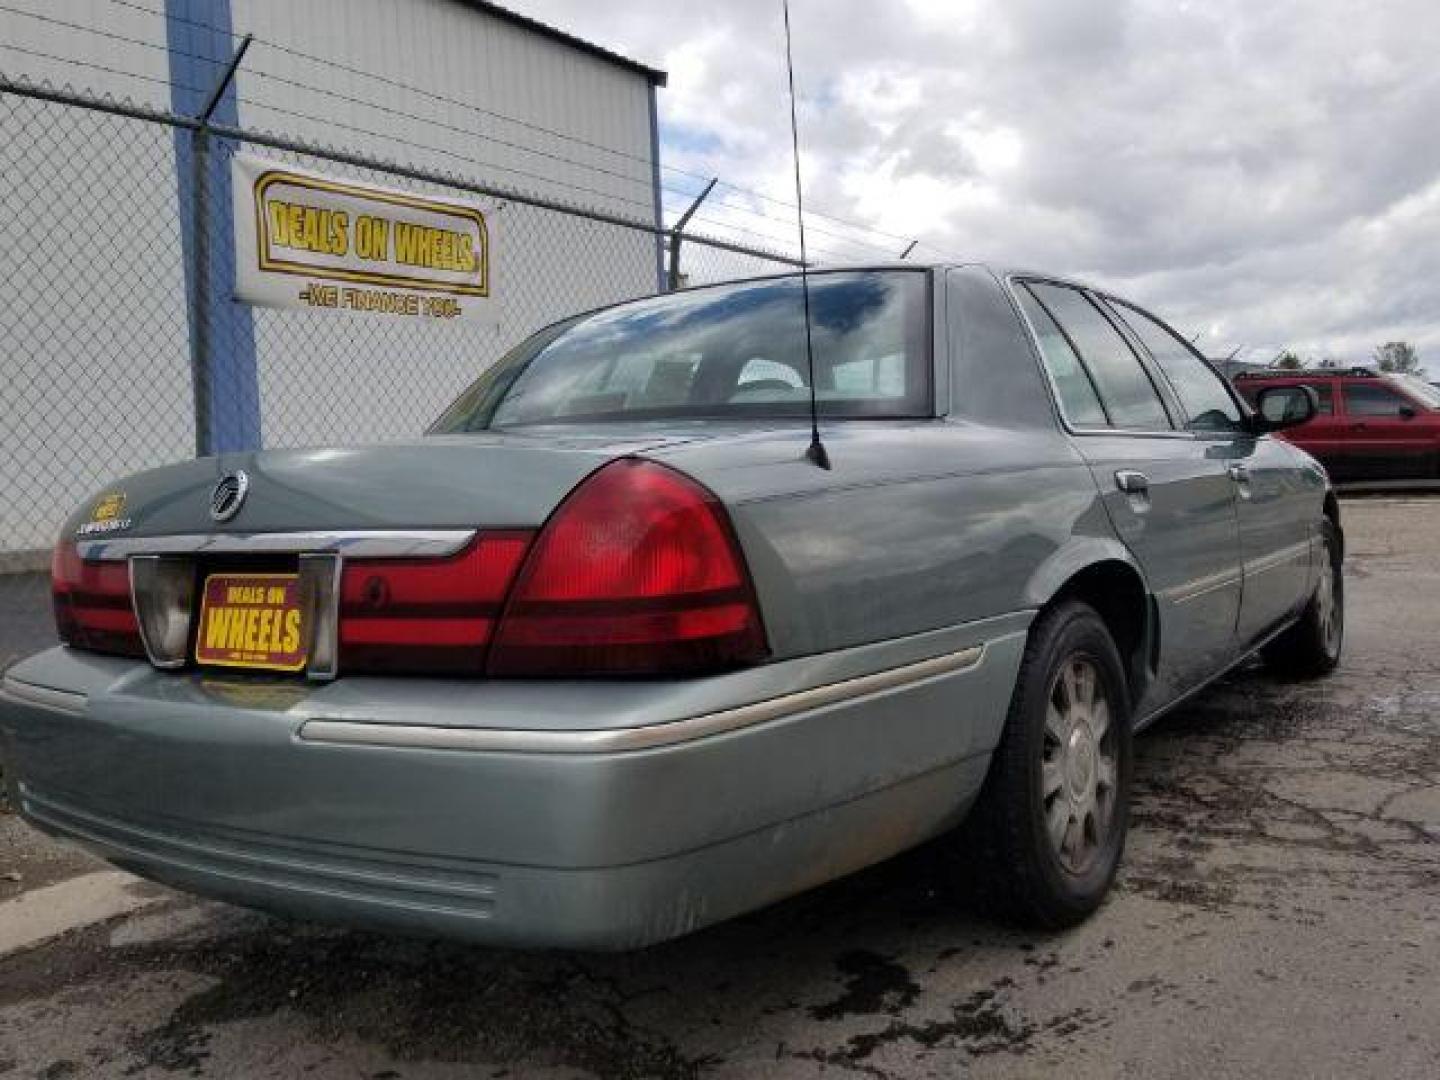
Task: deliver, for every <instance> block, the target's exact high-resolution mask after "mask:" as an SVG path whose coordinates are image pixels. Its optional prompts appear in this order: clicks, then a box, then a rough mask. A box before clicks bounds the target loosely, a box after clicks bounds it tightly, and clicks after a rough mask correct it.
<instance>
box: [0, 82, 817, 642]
mask: <svg viewBox="0 0 1440 1080" xmlns="http://www.w3.org/2000/svg"><path fill="white" fill-rule="evenodd" d="M237 152H243V153H247V154H254V155H258V156H262V157H266V158H269V159H272V160H275V161H277V162H280V163H284V164H287V165H292V166H300V167H303V168H306V169H311V170H316V171H323V172H325V173H326V174H327V175H329V176H334V177H337V178H348V179H352V180H356V181H360V182H364V183H370V184H377V185H382V186H384V187H390V188H399V189H402V190H405V191H407V192H414V193H418V194H432V195H442V196H446V197H449V198H459V199H462V200H467V201H470V202H479V203H481V204H482V205H483V206H484V209H485V211H486V214H487V216H488V217H489V218H491V220H493V221H494V222H496V233H497V235H498V236H500V237H501V238H502V242H503V245H504V246H503V248H501V249H500V251H501V254H500V255H499V256H498V257H497V260H496V262H497V268H498V269H497V274H499V275H502V276H500V277H499V279H498V283H497V287H496V289H495V302H494V304H493V306H492V309H491V310H493V312H494V314H493V317H488V316H487V318H486V320H485V321H464V322H462V321H460V320H433V321H424V320H414V319H404V320H402V319H389V318H386V317H384V316H377V315H367V314H337V313H334V312H325V311H308V310H289V309H274V308H255V307H250V306H248V305H244V304H241V303H239V302H237V301H235V300H234V299H233V298H232V297H231V296H230V295H229V287H230V285H229V283H230V282H232V281H233V265H234V257H235V255H234V250H233V236H232V235H231V232H230V230H229V229H228V227H227V228H225V229H216V228H213V227H210V228H207V227H206V223H207V222H209V221H211V220H213V218H214V216H215V215H213V214H212V213H211V210H212V208H213V205H215V202H216V200H221V199H223V200H224V201H225V202H226V203H227V204H228V201H229V198H230V193H229V191H228V185H229V184H230V175H231V174H230V168H231V158H232V156H233V155H234V154H236V153H237ZM186 159H188V160H190V161H191V162H193V163H194V164H193V168H192V169H190V170H189V171H187V169H186V168H185V167H184V165H183V160H186ZM177 166H178V167H177ZM0 176H3V178H4V179H3V181H0V275H3V280H4V283H5V284H4V288H3V289H0V361H3V376H4V377H3V379H0V492H3V498H0V669H3V668H4V667H5V666H7V665H8V664H9V663H10V662H12V661H13V660H15V659H17V658H19V657H20V656H23V655H26V654H28V653H29V652H33V651H35V650H37V649H39V648H42V647H44V646H45V645H47V644H48V643H49V642H50V640H51V629H50V616H49V598H48V584H47V581H46V577H45V573H44V571H45V568H46V566H47V565H48V556H49V550H50V548H51V546H52V544H53V543H54V541H55V538H56V536H57V534H58V530H59V527H60V524H61V522H62V521H63V520H64V518H65V517H66V516H68V514H69V513H70V512H71V511H72V510H73V509H74V507H75V506H77V505H78V504H80V503H81V502H82V501H83V500H85V499H87V498H89V497H92V496H93V495H94V494H95V493H96V492H97V491H99V490H100V489H101V488H103V487H104V486H105V485H106V484H108V483H110V482H112V481H113V480H114V479H115V478H117V477H119V476H122V475H124V474H126V473H128V472H133V471H136V470H140V469H145V468H150V467H153V466H156V465H160V464H164V463H166V462H170V461H176V460H180V459H183V458H186V457H190V456H193V455H194V454H196V453H197V452H204V451H205V450H207V449H218V450H229V449H234V450H241V449H257V448H262V447H263V448H271V447H280V446H298V445H317V444H355V443H365V442H374V441H378V440H386V439H396V438H404V437H411V436H417V435H419V434H420V433H421V432H423V430H424V429H425V427H426V425H427V424H429V423H430V421H432V420H433V419H434V418H435V417H436V416H437V415H438V414H439V413H440V411H441V410H442V408H443V407H444V406H445V405H446V404H447V403H448V402H449V401H450V400H451V399H452V398H454V397H455V396H456V394H458V393H459V391H460V390H461V389H462V388H463V387H464V386H465V385H466V384H468V383H469V382H470V381H472V380H473V379H474V378H475V377H476V376H477V375H478V374H479V373H480V372H481V371H483V370H484V369H485V368H486V367H487V366H488V365H489V364H491V363H493V362H494V361H495V360H496V359H497V358H498V357H499V356H500V355H501V354H502V353H503V352H504V351H505V350H506V349H507V348H509V347H510V346H511V345H513V344H515V343H516V342H517V341H519V340H521V339H522V338H523V337H525V336H526V335H528V334H529V333H531V332H532V331H534V330H536V329H538V328H539V327H541V326H543V325H545V324H547V323H549V322H553V321H554V320H556V319H559V318H562V317H564V316H566V315H569V314H572V313H574V312H577V311H583V310H586V309H588V308H593V307H597V306H602V305H605V304H610V303H614V302H616V301H620V300H625V299H628V298H631V297H635V296H641V295H645V294H648V293H653V292H654V291H656V288H657V281H663V280H666V279H668V278H670V277H671V275H670V273H669V267H668V266H667V265H663V264H662V263H661V262H660V260H661V259H662V258H668V257H669V255H668V253H669V252H671V251H672V250H673V251H676V252H677V253H678V258H679V260H680V263H679V265H678V266H677V268H676V273H675V275H674V278H673V279H674V280H677V281H678V282H679V283H681V284H684V285H699V284H706V283H711V282H715V281H721V280H726V279H730V278H736V277H744V276H748V275H753V274H760V273H774V272H777V271H782V270H785V269H787V268H791V267H794V266H796V265H798V263H797V262H796V260H794V259H792V258H789V257H787V256H785V255H782V254H779V253H776V252H769V251H764V250H759V249H752V248H748V247H746V246H744V245H740V244H734V243H730V242H728V241H722V240H718V239H715V238H713V237H706V236H701V235H693V234H689V233H686V234H684V235H683V236H682V237H681V240H682V242H681V243H679V244H678V245H676V244H674V243H673V241H674V239H675V237H674V236H672V234H671V233H670V232H669V231H667V230H665V229H663V228H660V227H658V226H657V225H656V224H655V223H654V222H653V221H650V222H646V221H643V220H639V219H635V220H630V219H628V218H624V217H621V216H617V215H616V214H615V213H614V212H611V211H600V210H595V209H589V208H586V207H583V206H579V205H573V206H572V205H564V204H560V203H557V202H556V201H554V200H553V199H552V198H546V197H541V196H538V195H532V194H529V193H527V192H524V191H517V190H509V189H505V188H501V187H499V186H496V185H494V184H492V183H487V182H486V178H485V177H483V176H463V175H449V174H443V173H439V172H435V171H432V170H427V169H424V168H418V167H410V166H405V165H399V164H394V163H391V162H386V161H382V160H378V159H375V158H373V157H367V156H365V155H362V154H355V153H349V152H346V151H345V150H343V149H338V148H335V147H320V146H315V145H311V144H306V143H302V142H299V141H295V140H290V139H286V138H283V137H277V136H274V135H271V134H269V133H262V132H253V131H243V130H240V129H237V128H233V127H226V126H222V125H218V124H216V125H207V124H205V123H203V122H200V121H197V120H196V119H194V118H189V117H182V116H178V115H174V114H169V113H163V112H158V111H154V110H150V109H145V108H140V107H134V106H130V105H128V104H120V103H117V102H114V101H111V100H109V99H102V98H96V97H91V96H87V95H82V94H78V93H74V92H71V91H69V90H68V89H67V90H64V91H57V90H54V89H52V88H49V87H46V86H38V85H31V84H27V83H23V82H13V81H9V80H4V79H0ZM177 188H178V190H177ZM187 215H189V217H188V220H187ZM247 364H248V365H249V366H248V367H247ZM217 431H221V432H225V433H228V434H225V435H224V436H221V437H219V438H218V441H217V436H216V435H215V434H214V433H215V432H217Z"/></svg>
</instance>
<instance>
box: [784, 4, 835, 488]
mask: <svg viewBox="0 0 1440 1080" xmlns="http://www.w3.org/2000/svg"><path fill="white" fill-rule="evenodd" d="M780 5H781V11H782V12H783V13H784V16H785V76H786V78H787V79H788V80H789V82H790V148H791V150H792V151H793V154H794V158H795V219H796V221H797V222H798V224H799V226H800V295H801V296H802V297H803V298H804V301H805V366H806V369H807V370H808V372H809V375H810V445H809V446H808V447H807V448H806V450H805V456H806V457H807V458H809V459H810V460H811V461H813V462H814V463H815V464H816V465H818V466H820V468H822V469H829V468H830V455H829V454H828V453H826V451H825V444H824V443H822V442H821V441H820V408H819V406H818V405H817V404H816V401H815V342H814V341H813V340H812V338H811V334H810V272H809V271H810V260H809V258H808V257H807V255H806V254H805V197H804V193H803V192H802V190H801V184H800V125H799V123H798V122H797V121H796V119H795V61H794V59H793V58H792V57H791V55H790V0H780Z"/></svg>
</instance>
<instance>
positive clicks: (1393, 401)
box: [1344, 383, 1415, 416]
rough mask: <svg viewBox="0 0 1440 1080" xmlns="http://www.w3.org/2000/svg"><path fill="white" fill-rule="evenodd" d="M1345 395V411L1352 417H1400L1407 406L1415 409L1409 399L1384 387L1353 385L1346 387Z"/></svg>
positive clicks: (1362, 384)
mask: <svg viewBox="0 0 1440 1080" xmlns="http://www.w3.org/2000/svg"><path fill="white" fill-rule="evenodd" d="M1344 394H1345V411H1346V412H1347V413H1350V414H1351V415H1352V416H1399V415H1400V410H1401V409H1402V408H1404V407H1405V406H1407V405H1409V406H1410V408H1412V409H1413V408H1414V407H1415V406H1413V405H1411V404H1410V401H1409V400H1408V399H1407V398H1404V397H1401V396H1400V395H1399V394H1397V393H1395V391H1394V390H1390V389H1387V388H1386V387H1383V386H1369V385H1366V384H1364V383H1351V384H1347V385H1346V386H1345V388H1344Z"/></svg>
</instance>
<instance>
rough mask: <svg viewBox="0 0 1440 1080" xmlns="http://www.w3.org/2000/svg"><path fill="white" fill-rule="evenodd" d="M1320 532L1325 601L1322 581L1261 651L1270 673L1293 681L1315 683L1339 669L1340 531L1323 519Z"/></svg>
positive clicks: (1341, 614)
mask: <svg viewBox="0 0 1440 1080" xmlns="http://www.w3.org/2000/svg"><path fill="white" fill-rule="evenodd" d="M1320 529H1321V537H1322V539H1323V541H1324V544H1325V553H1326V556H1327V558H1326V563H1327V566H1326V569H1327V571H1328V573H1329V578H1328V582H1329V588H1330V593H1329V597H1328V598H1327V596H1326V589H1325V585H1326V581H1325V580H1322V581H1321V583H1320V585H1319V586H1317V587H1316V589H1315V595H1314V596H1312V597H1311V598H1310V602H1309V603H1308V604H1306V605H1305V610H1304V612H1303V613H1302V614H1301V615H1300V618H1299V620H1298V621H1297V622H1296V623H1295V625H1294V626H1292V627H1290V629H1288V630H1286V631H1285V632H1284V633H1283V634H1281V635H1280V636H1279V637H1277V638H1276V639H1275V640H1274V641H1272V642H1271V643H1270V644H1269V645H1267V646H1265V649H1264V650H1263V655H1264V657H1265V662H1266V663H1267V664H1269V665H1270V667H1271V669H1272V670H1273V671H1275V672H1276V673H1277V674H1280V675H1285V676H1288V677H1290V678H1293V679H1318V678H1321V677H1322V676H1325V675H1329V674H1330V672H1332V671H1334V670H1335V669H1336V667H1338V666H1339V664H1340V654H1341V652H1342V651H1343V649H1344V647H1345V574H1344V572H1343V570H1342V569H1341V562H1342V559H1343V555H1342V548H1341V544H1340V531H1339V530H1338V529H1337V528H1335V523H1334V522H1332V521H1331V520H1330V519H1329V518H1326V519H1325V521H1324V523H1323V524H1322V525H1321V526H1320ZM1327 602H1328V603H1329V619H1327ZM1331 620H1333V621H1331Z"/></svg>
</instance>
